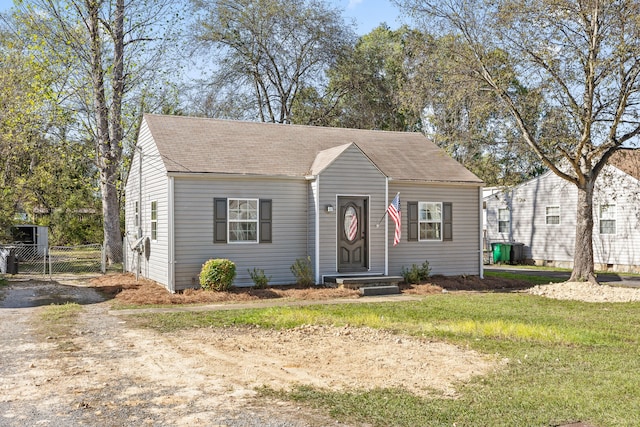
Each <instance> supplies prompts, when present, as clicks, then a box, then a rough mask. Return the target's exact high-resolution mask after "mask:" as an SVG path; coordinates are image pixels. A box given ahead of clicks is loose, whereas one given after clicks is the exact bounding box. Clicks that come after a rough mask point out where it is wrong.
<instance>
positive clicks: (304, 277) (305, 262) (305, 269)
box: [291, 257, 315, 286]
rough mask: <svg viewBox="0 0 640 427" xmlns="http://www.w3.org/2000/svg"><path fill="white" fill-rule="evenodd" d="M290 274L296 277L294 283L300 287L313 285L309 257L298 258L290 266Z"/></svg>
mask: <svg viewBox="0 0 640 427" xmlns="http://www.w3.org/2000/svg"><path fill="white" fill-rule="evenodd" d="M291 272H292V273H293V275H294V276H296V283H297V284H298V285H300V286H311V285H313V284H314V283H315V280H314V279H313V268H312V267H311V257H306V258H298V259H297V260H296V261H295V262H294V263H293V265H292V266H291Z"/></svg>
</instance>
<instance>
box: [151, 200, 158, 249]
mask: <svg viewBox="0 0 640 427" xmlns="http://www.w3.org/2000/svg"><path fill="white" fill-rule="evenodd" d="M151 240H158V202H151Z"/></svg>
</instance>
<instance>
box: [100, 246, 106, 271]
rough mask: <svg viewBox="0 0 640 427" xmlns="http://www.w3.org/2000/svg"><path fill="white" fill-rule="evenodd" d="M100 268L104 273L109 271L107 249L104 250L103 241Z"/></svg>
mask: <svg viewBox="0 0 640 427" xmlns="http://www.w3.org/2000/svg"><path fill="white" fill-rule="evenodd" d="M100 261H101V265H100V270H101V271H102V274H106V273H107V251H105V250H104V242H102V248H101V249H100Z"/></svg>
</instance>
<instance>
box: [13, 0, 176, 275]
mask: <svg viewBox="0 0 640 427" xmlns="http://www.w3.org/2000/svg"><path fill="white" fill-rule="evenodd" d="M18 6H19V7H18V11H17V13H16V17H15V21H16V25H15V31H16V33H18V34H20V35H21V36H22V37H23V39H24V40H27V41H29V42H30V47H31V54H32V55H34V57H36V58H37V59H38V61H40V63H41V64H43V66H44V65H46V66H47V67H48V68H49V69H50V70H51V72H55V73H57V76H56V79H55V82H54V84H53V85H52V90H54V91H55V92H56V98H57V101H58V102H59V105H61V106H63V107H64V108H65V109H66V111H67V112H68V114H69V115H70V117H71V118H72V121H73V123H75V124H76V125H77V127H76V129H75V130H74V133H75V135H74V137H75V138H76V139H77V140H78V141H83V142H85V143H88V144H90V146H91V147H92V153H93V154H92V159H93V162H94V164H95V167H96V170H97V174H98V185H99V190H100V196H101V200H102V218H103V241H104V244H105V250H106V254H107V257H108V260H109V261H110V262H118V261H120V259H121V256H122V255H121V250H120V248H121V242H122V240H121V230H120V206H121V203H120V189H119V186H120V177H121V176H122V165H123V153H124V150H125V146H126V145H127V144H128V143H129V144H130V143H131V142H132V140H133V137H134V136H135V130H136V128H137V124H138V123H139V117H140V114H141V111H140V106H141V105H143V103H142V101H141V99H140V98H141V97H142V96H143V94H145V93H149V91H145V90H144V86H146V85H148V83H149V82H153V77H154V72H156V71H157V67H158V63H159V59H160V57H161V55H162V54H163V53H164V49H163V44H162V43H163V41H164V40H166V38H165V35H166V32H165V30H166V29H167V28H170V27H171V25H173V24H175V23H176V21H177V20H176V14H175V13H173V11H172V9H171V7H172V6H173V3H172V2H171V1H169V0H149V1H140V2H125V1H124V0H84V1H81V0H30V1H22V2H19V3H18Z"/></svg>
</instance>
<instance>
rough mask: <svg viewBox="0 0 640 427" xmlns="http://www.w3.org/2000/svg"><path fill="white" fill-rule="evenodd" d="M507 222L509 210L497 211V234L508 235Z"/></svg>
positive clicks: (508, 220)
mask: <svg viewBox="0 0 640 427" xmlns="http://www.w3.org/2000/svg"><path fill="white" fill-rule="evenodd" d="M509 222H510V215H509V209H506V208H501V209H498V233H508V232H509Z"/></svg>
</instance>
